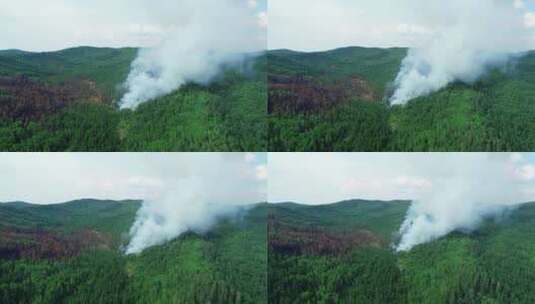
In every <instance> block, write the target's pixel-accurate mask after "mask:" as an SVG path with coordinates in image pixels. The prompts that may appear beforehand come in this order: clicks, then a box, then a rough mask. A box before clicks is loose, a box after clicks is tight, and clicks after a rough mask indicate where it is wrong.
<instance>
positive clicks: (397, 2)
mask: <svg viewBox="0 0 535 304" xmlns="http://www.w3.org/2000/svg"><path fill="white" fill-rule="evenodd" d="M465 1H467V2H474V3H475V4H476V6H477V7H481V9H484V8H483V6H484V5H485V4H487V3H484V2H488V1H508V2H509V3H510V6H509V8H512V9H515V10H516V12H517V14H518V18H519V20H520V21H521V22H522V23H524V27H525V28H526V30H527V31H529V36H530V37H529V39H528V42H527V43H528V44H529V48H531V49H535V0H462V1H461V0H459V1H448V2H444V1H429V0H374V1H369V0H330V1H325V0H292V1H287V0H270V2H269V12H268V16H269V32H268V48H269V49H293V50H300V51H322V50H328V49H334V48H339V47H346V46H367V47H413V46H418V45H419V44H420V43H421V42H422V41H423V40H425V39H427V38H428V37H430V36H432V35H433V34H435V33H437V32H439V31H440V29H441V27H448V26H449V25H451V24H452V23H453V22H454V21H453V20H454V19H455V17H456V14H458V13H459V12H461V11H463V9H462V7H461V8H457V7H455V5H454V4H453V3H454V2H457V3H458V4H459V3H460V4H461V5H462V4H463V3H464V2H465ZM478 3H479V4H482V5H478ZM478 13H479V14H480V13H482V12H478ZM496 22H500V20H499V18H496ZM504 26H505V25H504Z"/></svg>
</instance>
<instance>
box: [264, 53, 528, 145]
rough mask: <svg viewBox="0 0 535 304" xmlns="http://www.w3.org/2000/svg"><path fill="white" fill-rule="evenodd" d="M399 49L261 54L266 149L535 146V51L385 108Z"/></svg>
mask: <svg viewBox="0 0 535 304" xmlns="http://www.w3.org/2000/svg"><path fill="white" fill-rule="evenodd" d="M406 52H407V50H406V49H402V48H390V49H379V48H361V47H349V48H342V49H337V50H332V51H327V52H315V53H301V52H294V51H289V50H274V51H270V52H268V55H267V57H268V85H269V89H268V92H269V102H268V104H269V105H268V111H269V122H268V125H269V131H268V132H269V151H457V152H458V151H524V150H526V151H527V150H533V149H535V135H534V133H533V132H531V130H532V129H533V128H534V127H535V51H533V52H528V53H526V54H524V56H521V57H519V58H516V59H514V60H512V61H511V62H510V64H509V65H508V66H507V67H506V68H505V69H497V70H493V71H491V72H490V73H488V74H486V75H485V76H484V77H483V78H481V79H480V80H479V81H477V82H475V83H474V84H471V85H467V84H462V83H454V84H452V85H450V86H448V87H446V88H444V89H442V90H440V91H438V92H435V93H432V94H430V95H428V96H424V97H419V98H416V99H414V100H412V101H410V102H409V103H408V104H407V105H406V106H394V107H391V106H390V105H389V104H388V102H387V99H388V96H390V94H392V92H393V89H394V87H393V82H394V80H395V77H396V75H397V73H398V71H399V68H400V65H401V61H402V60H403V58H404V57H405V55H406Z"/></svg>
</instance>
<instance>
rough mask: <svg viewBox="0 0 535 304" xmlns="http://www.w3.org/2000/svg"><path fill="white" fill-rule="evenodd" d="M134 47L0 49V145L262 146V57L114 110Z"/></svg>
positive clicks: (11, 148) (21, 148) (84, 147)
mask: <svg viewBox="0 0 535 304" xmlns="http://www.w3.org/2000/svg"><path fill="white" fill-rule="evenodd" d="M136 54H137V49H133V48H122V49H110V48H92V47H79V48H73V49H67V50H62V51H58V52H47V53H30V52H23V51H16V50H9V51H0V150H2V151H123V150H124V151H265V150H266V145H267V118H266V99H267V89H266V69H267V65H266V57H265V55H258V56H257V55H254V56H253V55H247V56H245V57H246V58H245V59H244V60H243V62H242V63H241V64H240V65H237V66H232V67H228V68H225V69H224V71H223V72H222V73H221V75H219V76H218V77H217V79H215V80H214V81H213V82H212V83H211V84H209V85H206V86H201V85H196V84H188V85H186V86H184V87H183V88H181V89H179V90H176V91H175V92H172V93H171V94H169V95H167V96H163V97H161V98H157V99H156V100H153V101H150V102H148V103H145V104H143V105H141V106H140V107H139V108H138V109H137V110H136V111H131V110H124V111H119V110H118V105H117V100H119V99H120V97H121V96H122V94H123V93H124V88H123V87H122V84H123V83H124V81H125V80H126V77H127V75H128V73H129V69H130V64H131V62H132V61H133V60H134V59H135V57H136Z"/></svg>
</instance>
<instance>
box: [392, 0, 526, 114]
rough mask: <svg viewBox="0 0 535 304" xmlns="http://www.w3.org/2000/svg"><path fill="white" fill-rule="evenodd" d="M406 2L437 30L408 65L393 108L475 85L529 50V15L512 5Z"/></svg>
mask: <svg viewBox="0 0 535 304" xmlns="http://www.w3.org/2000/svg"><path fill="white" fill-rule="evenodd" d="M406 3H407V4H408V5H415V7H414V9H415V11H419V12H425V16H426V17H427V18H430V19H431V20H435V21H434V23H435V26H434V28H432V29H431V31H430V32H429V35H428V37H427V38H426V39H422V41H421V42H420V43H419V45H417V46H416V47H414V48H411V49H410V50H409V52H408V55H407V57H406V58H405V59H404V60H403V62H402V65H401V70H400V71H399V74H398V75H397V78H396V80H395V87H396V89H395V92H394V94H393V95H392V96H391V97H390V103H391V104H394V105H397V104H405V103H407V102H408V101H409V100H411V99H413V98H416V97H419V96H425V95H427V94H430V93H432V92H435V91H437V90H439V89H441V88H444V87H445V86H447V85H448V84H450V83H452V82H455V81H461V82H464V83H468V84H471V83H473V82H475V81H476V80H478V79H479V78H480V77H481V76H482V75H484V74H485V73H486V72H488V71H489V70H490V69H493V68H501V67H505V66H506V65H507V63H508V62H509V60H510V59H511V58H514V57H516V56H519V52H522V51H525V50H526V48H527V46H528V41H529V35H528V34H529V32H528V29H527V27H526V26H525V24H524V23H525V22H524V18H525V17H524V16H525V15H524V14H525V10H524V9H523V8H521V7H518V6H515V5H513V2H512V1H503V0H452V1H447V2H443V1H440V2H439V1H425V3H422V1H407V2H406ZM416 6H417V7H416Z"/></svg>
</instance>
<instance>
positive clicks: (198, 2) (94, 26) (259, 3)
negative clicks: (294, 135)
mask: <svg viewBox="0 0 535 304" xmlns="http://www.w3.org/2000/svg"><path fill="white" fill-rule="evenodd" d="M220 1H221V0H180V1H177V0H158V1H148V0H113V1H109V0H76V1H74V0H48V1H46V4H45V3H44V2H43V1H40V0H17V1H11V0H0V7H1V9H0V28H2V31H0V49H22V50H26V51H54V50H60V49H64V48H69V47H76V46H96V47H125V46H129V47H151V46H155V45H157V44H159V43H160V42H161V41H162V40H164V39H165V37H166V35H167V34H168V33H170V32H173V31H174V30H175V29H176V28H177V27H181V26H184V25H185V24H186V23H187V20H188V15H190V12H191V9H190V8H191V7H196V6H197V7H198V8H199V9H202V10H203V12H201V13H206V14H207V15H210V14H217V9H215V10H206V9H204V8H205V7H207V6H208V7H210V3H213V4H214V5H213V6H214V7H217V5H219V4H220ZM229 1H234V2H238V3H239V2H242V3H243V5H244V6H247V7H248V8H249V9H250V11H251V15H253V16H255V17H256V18H257V19H258V23H257V25H256V26H258V27H261V28H266V27H267V12H266V10H267V3H266V0H229ZM219 17H221V16H219ZM228 18H229V19H228V20H229V21H228V22H231V20H232V16H228ZM259 39H263V40H264V41H265V40H266V37H265V36H263V37H259Z"/></svg>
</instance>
